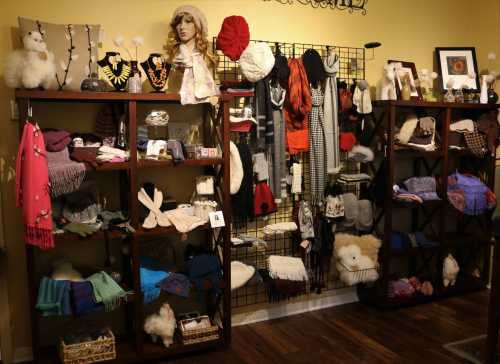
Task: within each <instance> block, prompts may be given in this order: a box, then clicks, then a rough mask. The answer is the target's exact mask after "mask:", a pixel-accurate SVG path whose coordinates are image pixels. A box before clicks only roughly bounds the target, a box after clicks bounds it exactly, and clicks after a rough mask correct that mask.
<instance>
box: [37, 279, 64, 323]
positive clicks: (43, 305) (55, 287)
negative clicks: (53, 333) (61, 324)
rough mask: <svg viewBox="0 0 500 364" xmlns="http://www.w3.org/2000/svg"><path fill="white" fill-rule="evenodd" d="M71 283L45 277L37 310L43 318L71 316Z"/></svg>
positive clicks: (41, 283) (39, 293) (39, 292)
mask: <svg viewBox="0 0 500 364" xmlns="http://www.w3.org/2000/svg"><path fill="white" fill-rule="evenodd" d="M69 291H70V282H69V281H56V280H54V279H51V278H48V277H43V278H42V280H41V282H40V287H39V289H38V298H37V303H36V308H37V309H38V310H40V311H42V315H43V316H53V315H58V316H60V315H71V305H70V296H69Z"/></svg>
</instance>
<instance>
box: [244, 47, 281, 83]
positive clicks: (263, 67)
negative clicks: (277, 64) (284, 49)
mask: <svg viewBox="0 0 500 364" xmlns="http://www.w3.org/2000/svg"><path fill="white" fill-rule="evenodd" d="M240 66H241V71H242V72H243V75H244V76H245V78H246V79H247V80H248V81H250V82H257V81H260V80H262V79H263V78H264V77H266V76H267V75H268V74H269V73H270V72H271V70H272V69H273V67H274V55H273V52H272V51H271V48H270V47H269V45H268V44H267V43H263V42H261V43H250V44H249V45H248V47H247V48H246V49H245V50H244V51H243V53H242V54H241V57H240Z"/></svg>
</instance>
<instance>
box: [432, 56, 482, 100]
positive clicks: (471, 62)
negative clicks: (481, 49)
mask: <svg viewBox="0 0 500 364" xmlns="http://www.w3.org/2000/svg"><path fill="white" fill-rule="evenodd" d="M436 57H437V64H438V70H439V74H440V75H441V81H442V83H441V87H442V88H443V91H444V90H447V89H448V87H447V86H446V85H447V84H448V81H450V80H452V82H453V88H454V89H459V88H464V86H466V87H467V88H468V89H470V90H473V91H476V92H478V91H479V76H478V70H477V61H476V49H475V48H474V47H438V48H436Z"/></svg>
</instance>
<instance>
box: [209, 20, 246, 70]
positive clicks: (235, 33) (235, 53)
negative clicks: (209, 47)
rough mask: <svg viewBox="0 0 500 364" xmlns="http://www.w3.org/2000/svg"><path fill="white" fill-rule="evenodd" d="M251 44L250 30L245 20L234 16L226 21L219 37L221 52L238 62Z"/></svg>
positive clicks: (217, 43)
mask: <svg viewBox="0 0 500 364" xmlns="http://www.w3.org/2000/svg"><path fill="white" fill-rule="evenodd" d="M249 42H250V30H249V29H248V24H247V22H246V20H245V18H243V17H242V16H239V15H232V16H228V17H227V18H225V19H224V21H223V22H222V27H221V29H220V32H219V34H218V35H217V41H216V45H217V49H219V50H221V51H222V53H224V55H226V56H227V57H229V59H231V61H237V60H238V59H240V56H241V53H243V51H244V50H245V48H246V47H247V46H248V43H249Z"/></svg>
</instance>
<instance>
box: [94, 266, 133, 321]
mask: <svg viewBox="0 0 500 364" xmlns="http://www.w3.org/2000/svg"><path fill="white" fill-rule="evenodd" d="M87 281H89V282H90V283H91V284H92V288H93V290H94V300H95V302H96V303H101V302H102V303H103V304H104V309H105V310H106V311H111V310H114V309H115V308H117V307H118V306H119V305H120V301H121V299H122V298H123V297H125V296H126V294H127V293H126V292H125V291H124V290H123V289H122V288H121V287H120V286H119V285H118V283H116V282H115V280H114V279H113V278H111V277H110V276H109V275H108V274H107V273H106V272H102V271H101V272H99V273H95V274H93V275H91V276H90V277H88V278H87Z"/></svg>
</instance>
